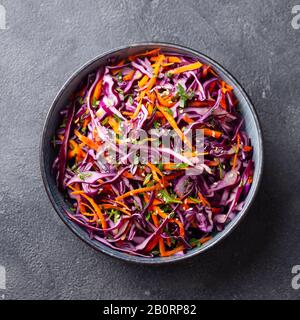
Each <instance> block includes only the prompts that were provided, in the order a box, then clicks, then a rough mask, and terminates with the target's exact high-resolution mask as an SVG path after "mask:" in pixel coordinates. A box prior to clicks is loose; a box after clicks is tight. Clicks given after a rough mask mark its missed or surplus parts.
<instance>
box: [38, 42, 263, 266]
mask: <svg viewBox="0 0 300 320" xmlns="http://www.w3.org/2000/svg"><path fill="white" fill-rule="evenodd" d="M158 47H160V48H161V50H162V51H167V52H175V53H181V54H185V55H190V56H193V57H196V58H199V60H200V61H202V62H204V63H205V64H207V65H210V66H212V67H213V68H214V69H215V70H216V71H217V73H218V74H219V75H220V76H221V77H222V78H223V79H224V80H225V81H226V82H227V83H229V84H230V85H231V86H232V87H233V88H234V91H235V95H236V97H237V99H238V100H239V108H240V111H241V113H242V114H243V116H244V118H245V126H246V131H247V134H248V135H249V137H250V138H251V141H252V144H253V147H254V148H253V149H254V153H253V158H254V162H255V171H254V177H253V184H252V187H251V189H250V192H249V194H248V196H247V198H246V201H245V204H244V207H243V209H242V210H241V211H240V213H239V214H238V215H237V216H236V217H235V218H234V219H233V220H232V221H231V222H230V223H229V224H228V225H227V226H226V227H225V229H224V230H223V231H222V232H220V233H218V234H216V235H215V236H214V237H213V238H212V239H211V240H210V241H208V242H207V243H205V244H204V245H203V246H201V247H199V248H194V249H192V250H190V251H188V252H187V253H186V254H185V255H184V256H174V257H160V258H143V257H139V256H132V255H129V254H127V253H122V252H118V251H116V250H113V249H111V248H109V247H107V246H105V245H104V244H101V243H99V242H97V241H95V240H91V239H90V238H89V236H88V234H87V233H86V231H85V230H83V229H82V228H80V227H79V226H78V225H76V224H75V223H73V222H72V221H70V220H69V219H68V218H67V216H66V214H65V213H64V211H63V208H65V209H67V208H68V205H67V203H65V201H64V197H63V195H62V194H61V193H60V191H59V190H58V189H57V186H56V184H55V180H54V178H53V175H52V174H51V165H52V162H53V159H54V157H55V155H54V150H53V148H52V146H51V144H50V141H51V138H52V137H53V136H54V134H55V131H56V128H57V126H58V123H59V112H60V111H61V110H62V109H63V108H64V107H65V106H66V103H67V100H68V99H69V97H70V96H71V94H72V93H73V92H74V91H76V89H77V87H78V85H79V83H80V82H81V80H82V79H83V78H85V77H86V76H87V75H88V74H89V73H91V72H92V71H93V70H95V69H96V68H98V67H99V66H101V65H105V64H106V63H107V61H108V59H109V58H111V57H117V58H119V59H122V58H123V57H126V56H128V55H134V54H137V53H139V52H141V51H145V50H151V49H154V48H158ZM40 165H41V172H42V177H43V181H44V185H45V188H46V191H47V193H48V196H49V198H50V200H51V202H52V205H53V207H54V208H55V210H56V211H57V213H58V215H59V216H60V218H61V219H62V220H63V222H64V223H65V224H66V225H67V226H68V227H69V229H71V230H72V231H73V232H74V233H75V234H76V235H77V236H78V237H79V238H80V239H81V240H83V241H84V242H86V243H87V244H89V245H90V246H92V247H93V248H94V249H96V250H98V251H101V252H103V253H106V254H108V255H109V256H112V257H115V258H118V259H121V260H125V261H130V262H137V263H144V264H155V265H157V264H163V263H169V262H176V261H180V260H184V259H187V258H189V257H192V256H195V255H197V254H200V253H201V252H204V251H206V250H208V249H209V248H212V247H213V246H215V245H216V244H217V243H218V242H220V241H221V240H222V239H224V238H225V237H226V236H227V235H228V234H229V233H230V232H231V231H232V230H233V229H234V228H235V227H236V226H237V225H238V224H239V223H240V221H241V220H242V218H243V217H244V216H245V215H246V212H247V211H248V210H249V207H250V205H251V204H252V203H253V200H254V197H255V195H256V193H257V190H258V187H259V184H260V180H261V176H262V167H263V145H262V133H261V129H260V125H259V121H258V118H257V115H256V112H255V110H254V107H253V105H252V103H251V101H250V100H249V98H248V96H247V95H246V93H245V91H244V90H243V88H242V87H241V85H240V84H239V83H238V82H237V81H236V80H235V79H234V78H233V76H232V75H230V74H229V73H228V71H226V70H225V69H224V68H223V67H222V66H220V65H219V64H218V63H217V62H215V61H213V60H212V59H211V58H209V57H207V56H205V55H203V54H202V53H199V52H197V51H194V50H191V49H188V48H185V47H182V46H179V45H174V44H168V43H140V44H134V45H131V46H128V47H122V48H120V49H116V50H113V51H110V52H108V53H104V54H102V55H100V56H98V57H96V58H94V59H92V60H91V61H89V62H88V63H86V64H85V65H84V66H82V67H81V68H80V69H79V70H77V71H76V72H75V73H74V74H73V75H72V76H71V77H70V78H69V79H68V80H67V82H66V83H65V84H64V85H63V87H62V88H61V90H60V91H59V93H58V95H57V96H56V98H55V100H54V102H53V104H52V106H51V108H50V110H49V113H48V115H47V119H46V122H45V125H44V129H43V135H42V139H41V146H40Z"/></svg>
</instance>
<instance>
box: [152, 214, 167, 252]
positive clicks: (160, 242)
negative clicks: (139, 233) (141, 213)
mask: <svg viewBox="0 0 300 320" xmlns="http://www.w3.org/2000/svg"><path fill="white" fill-rule="evenodd" d="M151 218H152V220H153V223H154V225H155V227H156V228H158V227H159V223H158V218H157V216H156V215H155V214H153V213H152V215H151ZM158 247H159V252H160V255H161V256H162V257H163V256H164V254H165V245H164V239H163V238H162V237H160V238H159V240H158Z"/></svg>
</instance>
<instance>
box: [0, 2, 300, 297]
mask: <svg viewBox="0 0 300 320" xmlns="http://www.w3.org/2000/svg"><path fill="white" fill-rule="evenodd" d="M0 3H1V4H3V5H4V6H5V7H6V10H7V27H8V29H7V30H0V146H1V149H0V150H1V151H0V153H1V156H0V177H1V179H0V265H2V266H4V267H5V268H6V273H7V284H6V285H7V289H6V290H0V296H2V298H5V299H26V298H29V299H54V298H58V299H75V298H79V299H122V298H124V299H139V298H141V299H146V298H150V299H163V298H164V299H189V298H192V299H205V298H207V299H214V298H219V299H225V298H229V299H239V298H246V299H250V298H256V299H266V298H272V299H275V298H282V299H287V298H290V299H297V298H299V297H300V290H299V291H296V290H293V289H292V288H291V278H292V274H291V268H292V266H293V265H295V264H300V254H299V253H300V242H299V231H300V209H299V208H300V196H299V183H300V179H299V158H300V157H299V156H300V154H299V133H300V111H299V99H300V95H299V92H300V81H299V80H300V70H299V67H300V51H299V45H300V30H294V29H293V28H292V27H291V19H292V14H291V8H292V7H293V6H294V5H295V4H297V1H296V0H294V1H280V0H277V1H269V0H268V1H266V0H265V1H258V0H257V1H253V0H248V1H228V0H226V1H224V0H222V1H221V0H218V1H213V0H208V1H182V0H180V1H158V0H153V1H147V0H143V1H137V0H136V1H134V0H132V1H125V0H122V1H112V0H108V1H79V0H77V1H72V0H64V1H38V0H35V1H29V0H0ZM298 4H299V1H298ZM147 40H149V41H167V42H174V43H178V44H183V45H186V46H190V47H191V48H194V49H196V50H199V51H202V52H204V53H206V54H207V55H209V56H211V57H212V58H214V59H215V60H217V61H219V62H220V63H221V64H223V65H224V66H225V67H226V68H227V69H228V70H229V71H230V72H231V73H232V74H233V75H234V76H236V77H237V78H238V79H239V81H240V82H241V83H242V85H243V86H244V88H245V89H246V91H247V92H248V93H249V95H250V97H251V98H252V100H253V102H254V104H255V106H256V108H257V112H258V114H259V117H260V120H261V123H262V127H263V131H264V139H265V140H264V142H265V171H264V180H263V184H262V187H261V189H260V192H259V195H258V198H257V200H256V203H255V205H254V206H253V207H252V209H251V211H250V212H249V214H248V216H247V218H246V219H245V220H244V221H243V223H242V224H241V225H240V227H239V228H238V229H237V230H236V231H235V232H234V233H233V234H232V235H231V236H230V237H229V238H227V239H226V240H225V241H224V242H223V243H222V244H220V245H219V246H217V247H216V248H215V249H212V250H211V251H210V252H207V253H205V254H204V255H201V256H198V257H196V258H194V259H192V260H189V261H187V262H186V263H184V264H179V265H170V266H163V267H160V268H153V267H145V266H138V265H129V264H126V263H124V262H120V261H116V260H113V259H112V258H109V257H106V256H104V255H101V254H99V253H97V252H95V251H94V250H93V249H91V248H89V247H88V246H86V245H85V244H84V243H81V242H80V240H79V239H77V238H76V237H75V236H74V235H73V234H72V233H71V232H70V231H69V230H68V229H67V228H66V227H65V226H64V225H63V223H62V222H61V221H60V220H59V218H58V217H57V215H56V213H55V211H54V210H53V209H52V207H51V205H50V203H49V201H48V198H47V196H46V193H45V191H44V188H43V185H42V181H41V177H40V172H39V161H38V151H39V139H40V134H41V130H42V126H43V122H44V119H45V116H46V113H47V111H48V108H49V106H50V104H51V102H52V100H53V98H54V96H55V94H56V93H57V91H58V90H59V88H60V87H61V85H62V84H63V83H64V81H65V80H66V79H67V78H68V77H69V75H70V74H71V73H72V72H73V71H74V70H75V69H76V68H78V67H79V66H80V65H82V64H83V63H85V62H86V61H87V60H89V59H91V58H93V57H94V56H96V55H98V54H100V53H102V52H104V51H107V50H109V49H112V48H115V47H118V46H121V45H125V44H130V43H134V42H137V41H147Z"/></svg>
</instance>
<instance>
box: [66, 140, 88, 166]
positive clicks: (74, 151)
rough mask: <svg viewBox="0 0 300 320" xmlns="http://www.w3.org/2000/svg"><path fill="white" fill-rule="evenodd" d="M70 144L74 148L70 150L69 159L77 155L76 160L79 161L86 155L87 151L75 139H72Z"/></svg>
mask: <svg viewBox="0 0 300 320" xmlns="http://www.w3.org/2000/svg"><path fill="white" fill-rule="evenodd" d="M69 144H70V145H71V147H72V148H73V149H72V150H70V151H69V152H68V158H69V159H71V158H73V157H74V156H76V160H77V161H79V160H80V159H81V158H84V157H85V155H86V153H85V152H84V151H83V150H82V149H81V148H80V146H79V145H78V144H77V143H76V142H75V141H74V140H72V139H70V140H69Z"/></svg>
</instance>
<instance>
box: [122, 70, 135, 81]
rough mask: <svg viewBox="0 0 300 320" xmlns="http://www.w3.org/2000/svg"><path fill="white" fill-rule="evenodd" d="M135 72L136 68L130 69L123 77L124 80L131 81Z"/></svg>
mask: <svg viewBox="0 0 300 320" xmlns="http://www.w3.org/2000/svg"><path fill="white" fill-rule="evenodd" d="M134 74H135V71H134V70H131V71H129V72H128V73H127V74H126V75H125V76H124V77H123V80H124V81H130V80H131V79H132V78H133V76H134Z"/></svg>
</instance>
